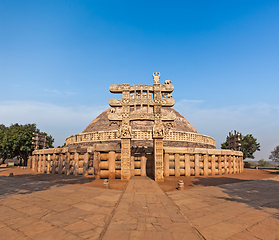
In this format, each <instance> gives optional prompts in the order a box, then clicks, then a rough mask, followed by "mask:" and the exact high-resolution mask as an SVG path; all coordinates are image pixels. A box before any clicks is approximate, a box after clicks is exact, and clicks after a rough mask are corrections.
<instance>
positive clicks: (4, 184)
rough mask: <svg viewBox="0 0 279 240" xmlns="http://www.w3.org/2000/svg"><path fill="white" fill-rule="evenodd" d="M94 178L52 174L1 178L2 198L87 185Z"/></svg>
mask: <svg viewBox="0 0 279 240" xmlns="http://www.w3.org/2000/svg"><path fill="white" fill-rule="evenodd" d="M92 181H94V179H93V178H89V177H80V176H71V175H69V176H66V175H58V174H55V175H51V174H36V175H34V174H22V175H15V176H13V177H9V176H0V198H1V197H6V196H8V195H12V194H30V193H33V192H37V191H45V190H48V189H49V188H51V187H53V186H56V187H59V186H62V185H65V184H86V183H90V182H92Z"/></svg>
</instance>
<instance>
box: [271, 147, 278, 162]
mask: <svg viewBox="0 0 279 240" xmlns="http://www.w3.org/2000/svg"><path fill="white" fill-rule="evenodd" d="M269 159H271V160H272V161H274V162H279V145H278V146H276V147H275V148H274V150H273V151H271V154H270V155H269Z"/></svg>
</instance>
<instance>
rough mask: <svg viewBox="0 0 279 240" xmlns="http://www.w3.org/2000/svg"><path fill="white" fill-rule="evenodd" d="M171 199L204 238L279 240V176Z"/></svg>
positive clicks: (199, 190) (184, 193) (180, 194)
mask: <svg viewBox="0 0 279 240" xmlns="http://www.w3.org/2000/svg"><path fill="white" fill-rule="evenodd" d="M168 196H169V197H170V198H171V199H172V200H173V201H174V202H175V203H176V204H177V206H178V207H179V208H180V210H181V211H182V212H183V213H184V215H185V216H186V217H187V218H188V219H189V221H190V222H191V223H192V224H193V226H194V227H195V228H196V229H197V230H198V231H199V232H200V233H201V235H202V236H203V237H204V239H230V240H240V239H251V240H252V239H267V240H272V239H279V176H277V177H275V178H271V179H266V180H256V181H246V182H240V183H233V184H224V185H220V186H218V187H203V188H195V189H191V190H184V191H173V192H169V193H168Z"/></svg>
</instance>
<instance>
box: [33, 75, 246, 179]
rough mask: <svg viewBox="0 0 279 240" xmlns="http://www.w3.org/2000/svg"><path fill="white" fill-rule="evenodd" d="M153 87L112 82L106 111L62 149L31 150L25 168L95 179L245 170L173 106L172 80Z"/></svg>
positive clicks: (156, 82) (237, 153)
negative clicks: (88, 176) (117, 96)
mask: <svg viewBox="0 0 279 240" xmlns="http://www.w3.org/2000/svg"><path fill="white" fill-rule="evenodd" d="M153 79H154V83H153V85H129V84H113V85H110V86H109V90H110V92H111V93H116V94H122V98H120V99H115V98H112V99H110V100H109V105H110V106H111V108H110V109H108V110H106V111H104V112H103V113H101V114H100V115H99V116H98V117H97V118H96V119H94V120H93V121H92V122H91V123H90V124H89V125H88V126H87V127H86V128H85V129H84V131H83V132H82V133H81V134H76V135H72V136H70V137H68V138H67V139H66V147H64V148H51V149H40V150H35V151H33V154H32V156H31V157H30V158H29V161H28V166H29V167H30V168H32V169H33V170H34V171H38V172H42V173H59V174H74V175H81V174H84V175H93V176H95V177H96V178H120V179H123V180H129V179H130V177H131V176H149V177H152V178H154V179H155V181H164V176H176V177H179V176H192V175H193V176H200V175H204V176H208V175H216V174H219V175H221V174H232V173H239V172H242V171H243V154H242V152H240V151H233V150H223V149H222V150H221V149H216V147H215V140H214V139H213V138H212V137H209V136H206V135H202V134H199V133H198V132H197V131H196V129H195V128H194V127H193V126H192V125H191V124H190V123H189V122H188V121H187V120H186V119H185V118H184V117H183V116H182V115H180V114H179V113H178V112H177V111H175V110H174V109H173V108H172V106H174V104H175V100H174V99H173V96H172V91H173V89H174V86H173V85H172V81H171V80H165V82H164V84H160V73H159V72H155V73H153Z"/></svg>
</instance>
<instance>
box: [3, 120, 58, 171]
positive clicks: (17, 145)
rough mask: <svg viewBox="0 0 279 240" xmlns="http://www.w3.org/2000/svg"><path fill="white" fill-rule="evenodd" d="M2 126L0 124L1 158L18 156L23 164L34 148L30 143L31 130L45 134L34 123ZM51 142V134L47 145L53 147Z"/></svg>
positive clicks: (52, 140)
mask: <svg viewBox="0 0 279 240" xmlns="http://www.w3.org/2000/svg"><path fill="white" fill-rule="evenodd" d="M3 126H4V125H1V127H0V140H1V145H0V146H1V147H0V155H1V156H2V158H3V159H7V158H14V157H18V158H19V159H23V161H24V165H26V164H27V159H28V157H29V155H30V154H31V152H32V151H33V150H34V146H33V145H32V141H33V140H32V137H33V132H36V133H40V134H43V135H47V134H46V133H44V132H40V130H39V129H37V127H36V124H34V123H33V124H25V125H20V124H18V123H15V124H12V125H11V126H10V127H3ZM1 129H3V131H1ZM2 132H3V134H2ZM1 138H2V139H1ZM53 142H54V139H53V138H52V136H49V138H48V143H47V147H53V145H52V144H53Z"/></svg>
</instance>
